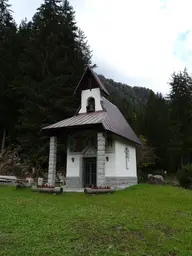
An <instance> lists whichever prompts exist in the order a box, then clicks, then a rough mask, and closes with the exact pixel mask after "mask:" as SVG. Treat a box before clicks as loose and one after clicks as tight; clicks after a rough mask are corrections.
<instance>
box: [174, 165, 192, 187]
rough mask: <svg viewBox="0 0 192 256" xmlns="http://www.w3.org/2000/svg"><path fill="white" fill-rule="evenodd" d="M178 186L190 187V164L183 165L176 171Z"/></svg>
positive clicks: (191, 177) (191, 169) (191, 174)
mask: <svg viewBox="0 0 192 256" xmlns="http://www.w3.org/2000/svg"><path fill="white" fill-rule="evenodd" d="M177 178H178V180H179V183H180V186H182V187H183V188H191V189H192V165H189V164H188V165H185V166H183V167H182V168H181V169H180V170H179V171H178V173H177Z"/></svg>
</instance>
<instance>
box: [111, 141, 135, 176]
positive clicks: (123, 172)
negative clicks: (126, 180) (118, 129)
mask: <svg viewBox="0 0 192 256" xmlns="http://www.w3.org/2000/svg"><path fill="white" fill-rule="evenodd" d="M126 147H128V149H129V159H128V169H127V168H126V158H125V148H126ZM115 167H116V176H118V177H137V163H136V148H135V147H134V146H133V145H131V144H129V143H128V142H127V141H126V140H125V141H124V140H121V139H120V140H116V141H115Z"/></svg>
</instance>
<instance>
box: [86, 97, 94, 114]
mask: <svg viewBox="0 0 192 256" xmlns="http://www.w3.org/2000/svg"><path fill="white" fill-rule="evenodd" d="M87 112H95V99H94V98H93V97H90V98H88V100H87Z"/></svg>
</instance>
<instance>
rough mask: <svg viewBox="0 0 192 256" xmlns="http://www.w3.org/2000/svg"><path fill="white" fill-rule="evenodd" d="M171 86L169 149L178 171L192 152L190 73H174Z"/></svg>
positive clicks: (191, 85)
mask: <svg viewBox="0 0 192 256" xmlns="http://www.w3.org/2000/svg"><path fill="white" fill-rule="evenodd" d="M170 86H171V92H170V95H169V98H170V118H171V122H170V132H171V138H170V147H169V148H170V153H171V155H172V163H174V162H175V164H174V168H175V169H177V168H178V167H179V166H180V165H182V164H183V161H184V158H185V157H186V156H187V155H188V154H189V153H190V152H191V150H192V136H191V129H192V78H191V76H190V75H189V74H188V71H187V70H186V69H185V70H184V71H183V72H179V73H177V74H176V73H174V74H173V75H172V80H171V82H170ZM187 158H188V157H187ZM188 160H189V159H187V161H188Z"/></svg>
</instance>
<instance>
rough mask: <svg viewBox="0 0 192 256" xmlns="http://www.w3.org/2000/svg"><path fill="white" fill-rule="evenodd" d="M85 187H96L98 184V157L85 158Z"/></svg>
mask: <svg viewBox="0 0 192 256" xmlns="http://www.w3.org/2000/svg"><path fill="white" fill-rule="evenodd" d="M83 167H84V168H83V171H84V172H83V173H84V187H89V186H92V185H93V186H96V184H97V168H96V157H91V158H84V166H83Z"/></svg>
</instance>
